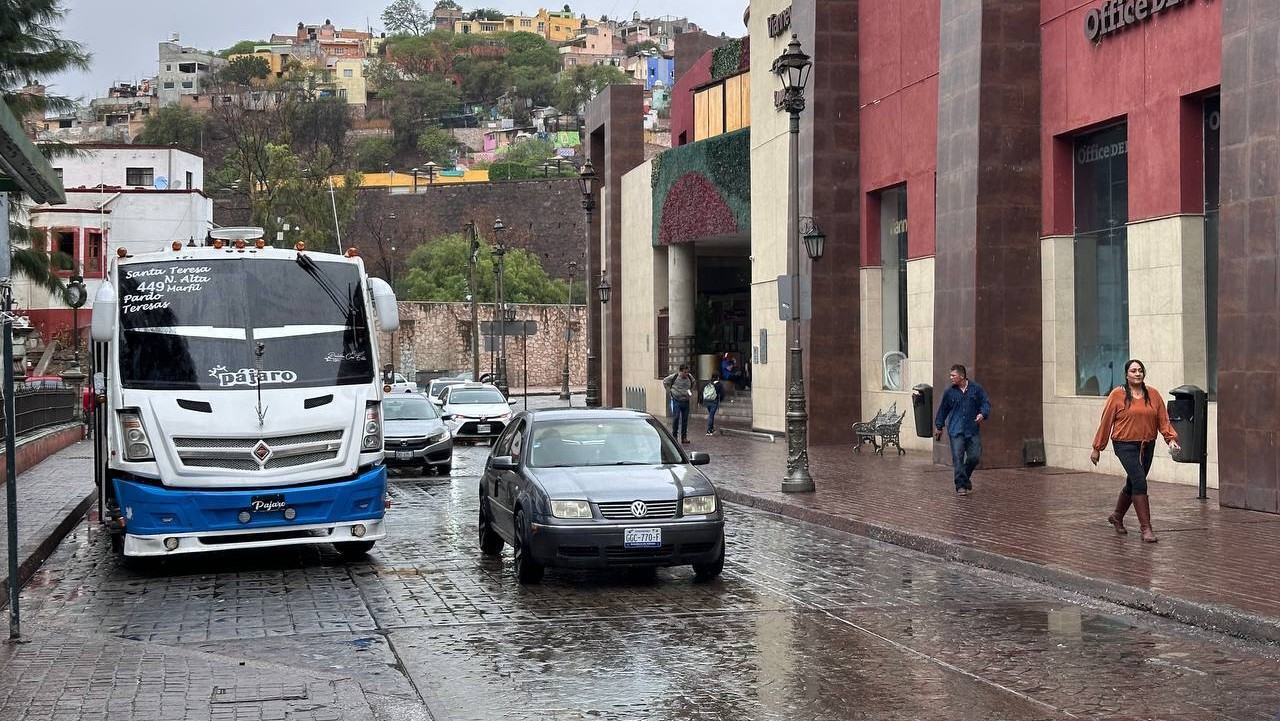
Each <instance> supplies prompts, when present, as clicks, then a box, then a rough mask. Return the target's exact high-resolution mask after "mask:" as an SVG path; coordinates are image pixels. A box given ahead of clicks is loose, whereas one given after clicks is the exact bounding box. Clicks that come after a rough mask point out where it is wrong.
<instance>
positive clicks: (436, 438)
mask: <svg viewBox="0 0 1280 721" xmlns="http://www.w3.org/2000/svg"><path fill="white" fill-rule="evenodd" d="M448 437H449V431H440V432H439V433H437V434H435V435H434V436H428V437H427V443H439V442H440V441H443V440H444V439H446V438H448Z"/></svg>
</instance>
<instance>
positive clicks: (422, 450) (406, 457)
mask: <svg viewBox="0 0 1280 721" xmlns="http://www.w3.org/2000/svg"><path fill="white" fill-rule="evenodd" d="M382 417H383V422H384V424H383V437H384V440H383V450H385V451H386V461H385V463H386V464H387V466H422V472H423V473H427V472H430V471H431V470H432V469H435V471H436V472H438V473H440V474H441V475H447V474H448V473H449V471H451V470H452V469H453V436H452V435H451V434H450V433H449V429H448V428H446V427H445V425H444V421H443V420H441V419H440V411H439V410H438V409H437V408H436V407H435V404H434V403H432V402H431V401H429V400H427V398H426V396H423V395H421V394H419V393H401V394H399V395H387V396H383V398H382Z"/></svg>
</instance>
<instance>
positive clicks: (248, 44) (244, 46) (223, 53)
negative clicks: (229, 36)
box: [218, 40, 268, 58]
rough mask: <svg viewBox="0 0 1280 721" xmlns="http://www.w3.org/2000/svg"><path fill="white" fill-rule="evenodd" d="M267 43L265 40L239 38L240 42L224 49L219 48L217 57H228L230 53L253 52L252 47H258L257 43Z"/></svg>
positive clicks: (243, 53) (248, 53)
mask: <svg viewBox="0 0 1280 721" xmlns="http://www.w3.org/2000/svg"><path fill="white" fill-rule="evenodd" d="M267 44H268V43H267V41H265V40H241V41H240V42H238V43H236V44H235V45H232V46H231V47H229V48H227V49H226V50H220V51H219V52H218V57H220V58H229V57H231V56H232V55H250V54H252V53H253V49H254V48H256V47H258V46H259V45H267Z"/></svg>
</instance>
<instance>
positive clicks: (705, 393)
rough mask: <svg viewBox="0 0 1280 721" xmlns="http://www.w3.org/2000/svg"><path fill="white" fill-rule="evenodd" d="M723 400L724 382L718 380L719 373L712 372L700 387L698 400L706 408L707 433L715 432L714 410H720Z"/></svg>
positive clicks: (711, 434) (713, 433) (712, 433)
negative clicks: (700, 393) (700, 391)
mask: <svg viewBox="0 0 1280 721" xmlns="http://www.w3.org/2000/svg"><path fill="white" fill-rule="evenodd" d="M723 400H724V384H723V383H721V382H720V374H719V373H712V374H711V380H710V381H707V384H706V385H705V386H703V387H702V395H701V396H700V398H699V400H698V402H699V403H701V404H702V405H703V406H704V407H705V408H706V409H707V435H709V436H714V435H715V434H716V411H718V410H720V402H721V401H723Z"/></svg>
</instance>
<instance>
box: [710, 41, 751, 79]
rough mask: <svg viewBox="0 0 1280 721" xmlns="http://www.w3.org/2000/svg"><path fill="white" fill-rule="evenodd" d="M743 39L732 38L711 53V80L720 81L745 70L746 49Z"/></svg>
mask: <svg viewBox="0 0 1280 721" xmlns="http://www.w3.org/2000/svg"><path fill="white" fill-rule="evenodd" d="M745 40H746V39H745V38H734V39H733V40H730V41H729V42H727V43H725V44H724V45H721V46H720V47H718V48H716V49H715V50H712V51H711V79H712V80H721V79H723V78H727V77H729V76H730V75H737V74H738V73H739V72H741V71H743V70H746V69H747V67H746V63H745V62H744V60H745V59H746V54H747V48H748V47H749V46H748V45H747V44H746V42H745Z"/></svg>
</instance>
